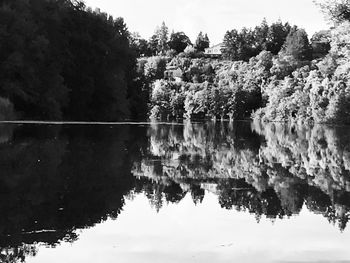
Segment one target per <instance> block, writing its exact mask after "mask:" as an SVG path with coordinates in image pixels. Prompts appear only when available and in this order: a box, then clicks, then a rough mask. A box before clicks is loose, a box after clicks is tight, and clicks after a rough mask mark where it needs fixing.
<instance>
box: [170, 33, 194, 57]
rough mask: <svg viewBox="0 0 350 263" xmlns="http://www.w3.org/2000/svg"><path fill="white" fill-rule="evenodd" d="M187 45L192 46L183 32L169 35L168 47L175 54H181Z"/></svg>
mask: <svg viewBox="0 0 350 263" xmlns="http://www.w3.org/2000/svg"><path fill="white" fill-rule="evenodd" d="M189 45H192V43H191V40H190V39H189V37H188V36H186V34H185V33H184V32H176V33H174V32H173V33H171V35H170V40H169V42H168V46H169V48H170V49H174V50H175V51H176V52H177V53H181V52H183V51H184V50H185V48H186V47H187V46H189Z"/></svg>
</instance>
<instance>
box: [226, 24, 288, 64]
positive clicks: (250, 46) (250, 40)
mask: <svg viewBox="0 0 350 263" xmlns="http://www.w3.org/2000/svg"><path fill="white" fill-rule="evenodd" d="M290 29H291V26H290V25H289V24H288V23H285V24H283V23H282V22H281V21H277V22H276V23H273V24H272V25H271V26H269V25H268V24H267V22H266V20H265V19H264V20H263V21H262V23H261V25H260V26H257V27H255V28H254V29H248V28H243V29H242V30H241V31H240V32H239V31H237V30H236V29H233V30H231V31H227V32H226V34H225V36H224V40H223V44H224V48H223V51H222V52H223V56H224V58H226V59H230V60H244V61H248V60H249V59H250V58H251V57H254V56H256V55H258V54H259V53H260V52H261V51H263V50H266V51H270V52H272V53H273V54H275V55H276V54H278V53H279V52H280V50H281V49H282V46H283V44H284V43H285V41H286V38H287V35H288V34H289V31H290Z"/></svg>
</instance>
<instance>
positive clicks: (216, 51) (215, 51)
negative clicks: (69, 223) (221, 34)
mask: <svg viewBox="0 0 350 263" xmlns="http://www.w3.org/2000/svg"><path fill="white" fill-rule="evenodd" d="M223 47H224V45H223V43H220V44H217V45H215V46H212V47H209V48H206V49H205V51H204V53H205V54H206V55H209V56H221V55H222V52H221V50H222V48H223Z"/></svg>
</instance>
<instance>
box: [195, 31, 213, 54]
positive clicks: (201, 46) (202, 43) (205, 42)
mask: <svg viewBox="0 0 350 263" xmlns="http://www.w3.org/2000/svg"><path fill="white" fill-rule="evenodd" d="M209 44H210V42H209V38H208V35H207V34H205V35H203V33H202V32H199V34H198V36H197V39H196V43H195V48H196V49H197V50H198V51H204V50H205V49H206V48H208V47H209Z"/></svg>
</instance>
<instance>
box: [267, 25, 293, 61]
mask: <svg viewBox="0 0 350 263" xmlns="http://www.w3.org/2000/svg"><path fill="white" fill-rule="evenodd" d="M290 29H291V26H290V25H289V23H285V24H283V23H282V21H281V20H279V21H277V22H275V23H273V24H272V25H271V26H270V28H269V32H268V37H267V38H268V40H267V44H266V50H267V51H271V52H272V54H274V55H277V54H278V53H279V52H280V50H281V49H282V47H283V44H284V43H285V41H286V38H287V36H288V34H289V31H290Z"/></svg>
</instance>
